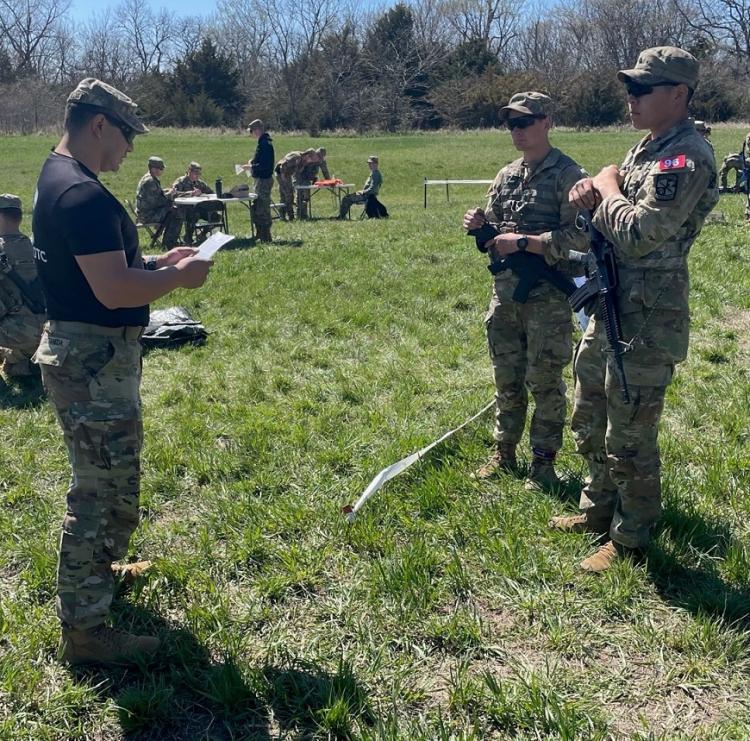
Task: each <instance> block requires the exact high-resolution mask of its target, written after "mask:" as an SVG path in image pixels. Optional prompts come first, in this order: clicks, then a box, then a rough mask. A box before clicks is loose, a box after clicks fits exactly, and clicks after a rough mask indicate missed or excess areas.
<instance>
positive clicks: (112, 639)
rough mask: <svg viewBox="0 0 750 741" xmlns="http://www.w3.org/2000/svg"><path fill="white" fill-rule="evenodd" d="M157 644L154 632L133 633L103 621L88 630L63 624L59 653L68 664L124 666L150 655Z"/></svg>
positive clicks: (156, 648)
mask: <svg viewBox="0 0 750 741" xmlns="http://www.w3.org/2000/svg"><path fill="white" fill-rule="evenodd" d="M160 644H161V641H159V639H158V638H154V637H153V636H137V635H132V634H131V633H125V632H124V631H121V630H115V629H114V628H107V627H106V626H105V625H98V626H97V627H96V628H91V630H67V629H65V628H63V631H62V637H61V638H60V648H59V656H60V661H62V662H63V663H65V664H69V665H71V666H79V665H81V664H101V665H102V666H127V665H129V664H137V663H138V662H139V661H148V660H149V659H152V658H153V657H154V654H155V653H156V652H157V651H158V649H159V645H160Z"/></svg>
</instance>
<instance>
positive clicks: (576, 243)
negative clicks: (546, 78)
mask: <svg viewBox="0 0 750 741" xmlns="http://www.w3.org/2000/svg"><path fill="white" fill-rule="evenodd" d="M551 104H552V101H551V100H550V98H549V97H547V96H546V95H543V94H541V93H537V92H526V93H518V94H516V95H514V96H513V97H512V98H511V99H510V103H509V104H508V105H507V106H505V107H504V108H503V109H502V116H503V118H504V120H506V121H507V124H508V127H509V128H510V130H511V134H512V137H513V144H514V146H515V148H516V149H517V150H519V151H521V152H523V156H522V157H521V158H519V159H517V160H515V161H514V162H511V164H509V165H506V166H505V167H504V168H503V169H502V170H500V172H499V173H498V174H497V177H496V178H495V181H494V183H493V184H492V186H491V187H490V190H489V192H488V201H487V208H486V217H485V212H483V211H482V210H481V209H472V210H470V211H468V212H467V213H466V215H465V217H464V227H465V228H466V229H476V228H478V227H479V226H481V225H482V224H483V223H484V221H485V218H486V219H487V220H489V221H490V222H491V223H492V224H493V225H494V226H495V227H496V228H497V229H498V231H500V232H501V234H500V235H498V236H497V237H495V239H494V240H492V241H491V242H490V243H488V244H487V245H486V246H487V247H488V248H489V249H491V250H494V251H496V253H497V254H499V255H501V256H505V255H508V254H511V253H512V252H517V251H519V250H521V251H526V252H529V253H533V254H536V255H542V256H543V257H544V258H545V260H546V262H547V263H548V264H549V265H551V266H553V267H554V268H555V269H557V270H558V271H559V272H560V273H562V274H563V275H565V276H568V277H571V276H574V275H577V274H579V273H580V272H581V270H580V267H579V266H578V264H573V263H571V262H569V259H568V258H569V253H570V250H585V249H586V242H585V237H584V235H583V234H582V233H581V232H580V231H579V230H578V229H576V227H575V216H576V211H575V209H574V208H573V207H572V206H571V205H570V204H569V202H568V193H569V191H570V188H571V187H572V185H573V184H574V183H575V182H576V181H577V180H579V179H580V177H581V175H582V174H585V173H584V171H583V170H582V169H581V167H580V166H579V165H578V164H577V163H576V162H575V161H573V160H572V159H571V158H570V157H568V156H567V155H565V154H563V153H562V152H561V151H560V150H559V149H555V148H553V147H552V146H551V145H550V143H549V131H550V128H551V119H550V115H549V114H550V106H551ZM518 282H519V278H518V276H517V275H516V274H515V273H513V272H512V271H510V270H506V271H503V272H501V273H498V274H497V275H496V276H495V282H494V290H493V294H492V301H491V302H490V308H489V311H488V313H487V317H486V320H485V321H486V328H487V340H488V343H489V351H490V358H491V360H492V365H493V368H494V372H495V404H496V414H495V430H494V438H495V452H494V453H493V455H492V457H491V458H490V460H489V462H488V463H487V464H486V465H485V466H483V467H482V468H481V469H480V470H479V471H477V473H476V474H475V475H476V476H477V478H487V477H489V476H491V475H493V474H495V473H496V472H498V471H499V470H506V471H512V470H515V468H516V465H517V463H516V446H517V445H518V443H519V442H520V440H521V435H522V434H523V429H524V425H525V422H526V407H527V401H528V393H529V392H530V393H531V395H532V396H533V397H534V402H535V404H536V408H535V410H534V416H533V418H532V420H531V429H530V434H529V436H530V440H531V448H532V453H533V459H532V464H531V470H530V473H529V478H528V480H527V482H526V487H527V488H528V489H534V488H550V487H555V486H557V485H559V483H560V482H559V479H558V478H557V474H556V473H555V469H554V460H555V456H556V455H557V452H558V451H559V450H560V448H561V447H562V432H563V427H564V425H565V406H566V404H565V383H564V382H563V378H562V374H563V370H564V368H565V366H566V365H567V364H568V363H569V362H570V360H571V357H572V353H573V339H572V332H573V323H572V313H571V310H570V306H569V305H568V302H567V300H566V297H565V294H563V293H562V292H561V291H560V290H558V289H557V288H555V287H554V286H552V285H551V284H550V283H548V282H544V281H541V282H539V283H538V284H537V285H536V286H535V287H534V288H533V290H532V291H531V294H530V296H529V299H528V301H527V302H526V303H518V302H516V301H514V300H513V298H512V296H513V292H514V291H515V289H516V287H517V286H518Z"/></svg>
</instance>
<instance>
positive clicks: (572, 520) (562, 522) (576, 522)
mask: <svg viewBox="0 0 750 741" xmlns="http://www.w3.org/2000/svg"><path fill="white" fill-rule="evenodd" d="M547 524H548V526H549V527H551V528H552V529H553V530H562V531H563V532H565V533H594V534H595V535H604V534H605V533H607V532H609V524H606V523H603V522H602V523H595V522H592V521H591V520H589V518H588V516H587V515H585V514H581V515H563V516H562V517H553V518H552V519H551V520H550V521H549V522H548V523H547Z"/></svg>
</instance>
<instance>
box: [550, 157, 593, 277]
mask: <svg viewBox="0 0 750 741" xmlns="http://www.w3.org/2000/svg"><path fill="white" fill-rule="evenodd" d="M583 177H586V171H585V170H584V169H582V168H580V167H578V166H577V165H575V166H574V165H571V166H570V167H566V168H565V169H564V170H563V171H562V172H561V173H560V175H559V176H558V178H557V198H558V202H559V203H560V226H559V227H558V228H557V229H552V230H551V231H548V232H544V233H543V234H540V235H539V236H540V237H541V239H542V245H543V249H544V259H545V260H546V261H547V264H548V265H555V264H557V263H558V262H560V261H562V260H568V259H570V251H571V250H577V251H578V252H586V250H587V249H588V240H587V239H586V234H585V233H584V232H582V231H581V230H580V229H578V228H576V216H577V215H578V211H577V209H576V208H575V207H574V206H573V205H572V204H571V203H570V202H569V201H568V194H569V193H570V189H571V188H572V187H573V186H574V185H575V183H576V182H578V181H579V180H580V179H581V178H583Z"/></svg>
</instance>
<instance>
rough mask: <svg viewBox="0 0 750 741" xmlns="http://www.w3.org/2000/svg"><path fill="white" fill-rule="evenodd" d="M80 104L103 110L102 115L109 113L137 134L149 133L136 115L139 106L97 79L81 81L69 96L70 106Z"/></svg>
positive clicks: (89, 78)
mask: <svg viewBox="0 0 750 741" xmlns="http://www.w3.org/2000/svg"><path fill="white" fill-rule="evenodd" d="M78 103H83V104H85V105H90V106H95V107H96V108H101V110H102V113H108V114H109V115H110V116H112V117H113V118H116V119H117V120H118V121H121V122H122V123H124V124H126V125H127V126H130V128H131V129H133V131H135V133H136V134H145V133H147V132H148V127H146V126H145V125H144V123H143V121H141V119H140V118H138V116H136V114H135V112H136V110H137V108H138V106H137V105H136V104H135V103H134V102H133V101H132V100H131V99H130V98H128V96H127V95H125V93H121V92H120V91H119V90H116V89H115V88H113V87H112V86H111V85H107V83H106V82H102V81H101V80H97V79H96V78H95V77H87V78H86V79H85V80H81V81H80V82H79V83H78V87H77V88H76V89H75V90H74V91H73V92H72V93H71V94H70V95H69V96H68V104H69V105H76V104H78Z"/></svg>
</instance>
